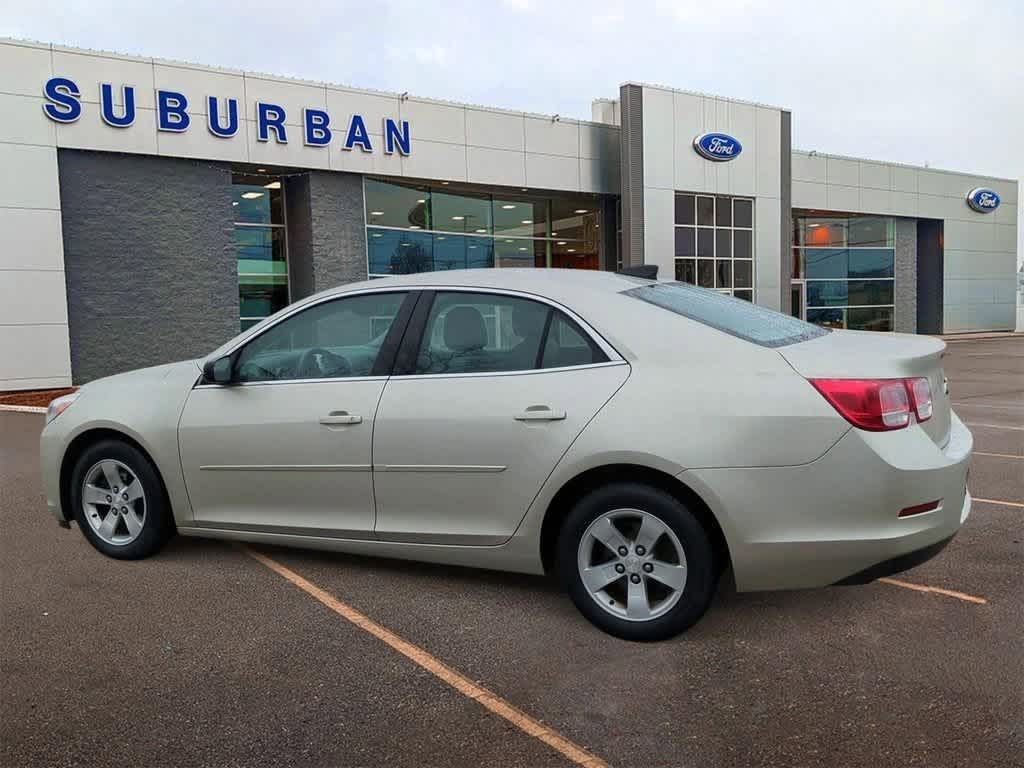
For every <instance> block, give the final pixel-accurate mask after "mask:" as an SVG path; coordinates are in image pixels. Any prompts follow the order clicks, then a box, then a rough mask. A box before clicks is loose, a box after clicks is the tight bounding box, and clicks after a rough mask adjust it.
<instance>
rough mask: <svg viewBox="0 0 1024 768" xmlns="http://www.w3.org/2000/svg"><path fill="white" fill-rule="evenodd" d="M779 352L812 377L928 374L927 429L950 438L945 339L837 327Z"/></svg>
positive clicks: (936, 437) (939, 440)
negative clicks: (929, 414) (929, 404)
mask: <svg viewBox="0 0 1024 768" xmlns="http://www.w3.org/2000/svg"><path fill="white" fill-rule="evenodd" d="M777 351H778V353H779V354H780V355H782V357H783V358H784V359H785V360H786V361H787V362H788V363H789V364H790V365H791V366H792V367H793V369H794V370H795V371H796V372H797V373H799V374H800V375H801V376H804V377H806V378H808V379H825V378H830V379H904V378H912V377H917V376H925V377H927V379H928V383H929V384H930V385H931V391H932V405H933V413H932V417H931V418H930V419H928V420H927V421H925V422H923V423H922V424H921V427H922V429H924V431H925V432H927V433H928V435H929V436H930V437H931V438H932V440H934V441H935V442H936V443H937V444H939V445H943V444H944V443H945V442H946V440H947V439H948V435H949V424H950V405H949V395H948V393H947V392H946V377H945V373H944V372H943V369H942V357H943V355H944V354H945V351H946V343H945V342H944V341H942V340H940V339H936V338H933V337H930V336H911V335H909V334H902V333H894V334H882V333H872V332H867V331H833V332H831V333H827V334H825V335H824V336H819V337H817V338H814V339H810V340H808V341H804V342H800V343H799V344H792V345H790V346H787V347H781V348H779V349H778V350H777Z"/></svg>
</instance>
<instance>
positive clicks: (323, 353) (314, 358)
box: [295, 347, 352, 379]
mask: <svg viewBox="0 0 1024 768" xmlns="http://www.w3.org/2000/svg"><path fill="white" fill-rule="evenodd" d="M351 372H352V366H351V365H349V363H348V360H346V359H345V358H344V357H342V356H341V355H336V354H334V353H333V352H328V351H327V350H326V349H324V348H323V347H311V348H309V349H307V350H306V351H305V352H303V353H302V355H301V357H299V361H298V362H297V363H296V364H295V375H296V377H297V378H300V379H319V378H326V377H328V376H348V375H349V374H350V373H351Z"/></svg>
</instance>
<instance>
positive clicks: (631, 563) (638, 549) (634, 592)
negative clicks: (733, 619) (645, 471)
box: [558, 483, 719, 641]
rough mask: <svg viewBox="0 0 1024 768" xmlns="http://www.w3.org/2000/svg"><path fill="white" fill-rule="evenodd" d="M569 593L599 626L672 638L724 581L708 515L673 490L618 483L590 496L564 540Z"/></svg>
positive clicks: (620, 633)
mask: <svg viewBox="0 0 1024 768" xmlns="http://www.w3.org/2000/svg"><path fill="white" fill-rule="evenodd" d="M558 565H559V570H560V572H561V576H562V580H563V582H564V584H565V587H566V590H567V591H568V592H569V596H570V597H571V598H572V601H573V603H575V605H576V607H577V608H578V609H579V611H580V613H582V614H583V615H584V616H586V617H587V619H589V620H590V621H591V623H593V624H594V625H596V626H597V627H599V628H600V629H603V630H604V631H605V632H607V633H609V634H611V635H615V636H616V637H621V638H623V639H626V640H637V641H654V640H664V639H666V638H669V637H673V636H674V635H677V634H679V633H680V632H683V631H684V630H686V629H687V628H689V627H690V626H692V625H693V624H694V623H696V621H697V620H698V619H700V617H701V616H703V615H704V612H705V611H706V610H707V607H708V604H709V603H710V602H711V598H712V596H713V595H714V591H715V587H716V584H717V582H718V573H719V570H718V564H717V562H716V557H715V552H714V548H713V547H712V545H711V541H710V540H709V538H708V535H707V533H706V531H705V530H704V528H703V526H702V525H701V524H700V521H698V520H697V518H696V517H695V516H694V515H693V514H692V513H691V512H690V510H689V509H687V508H686V506H685V505H684V504H682V503H681V502H680V501H679V500H678V499H676V498H675V497H673V496H672V495H670V494H668V493H666V492H664V491H662V490H659V489H657V488H653V487H651V486H647V485H643V484H640V483H616V484H614V485H608V486H604V487H602V488H599V489H597V490H595V491H593V492H592V493H590V494H588V495H587V496H585V497H584V498H583V499H581V500H580V501H579V502H577V503H576V505H575V506H574V507H573V508H572V510H571V511H570V512H569V515H568V517H567V518H566V519H565V522H564V523H563V524H562V529H561V532H560V534H559V539H558Z"/></svg>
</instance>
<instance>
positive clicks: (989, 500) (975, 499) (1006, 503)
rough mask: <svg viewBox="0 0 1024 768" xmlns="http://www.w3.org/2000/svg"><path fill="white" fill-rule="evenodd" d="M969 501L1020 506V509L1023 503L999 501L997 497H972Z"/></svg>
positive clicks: (1023, 507) (1003, 505)
mask: <svg viewBox="0 0 1024 768" xmlns="http://www.w3.org/2000/svg"><path fill="white" fill-rule="evenodd" d="M971 501H978V502H981V503H982V504H996V505H998V506H1001V507H1020V508H1021V509H1024V504H1021V503H1020V502H1019V501H1000V500H999V499H979V498H976V497H975V498H972V499H971Z"/></svg>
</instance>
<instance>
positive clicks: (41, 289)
mask: <svg viewBox="0 0 1024 768" xmlns="http://www.w3.org/2000/svg"><path fill="white" fill-rule="evenodd" d="M2 278H3V279H0V327H7V326H12V325H42V324H53V323H58V324H63V325H67V323H68V303H67V299H66V297H65V293H64V273H63V272H61V271H58V270H53V269H47V270H34V269H20V270H16V271H13V272H4V273H2Z"/></svg>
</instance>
